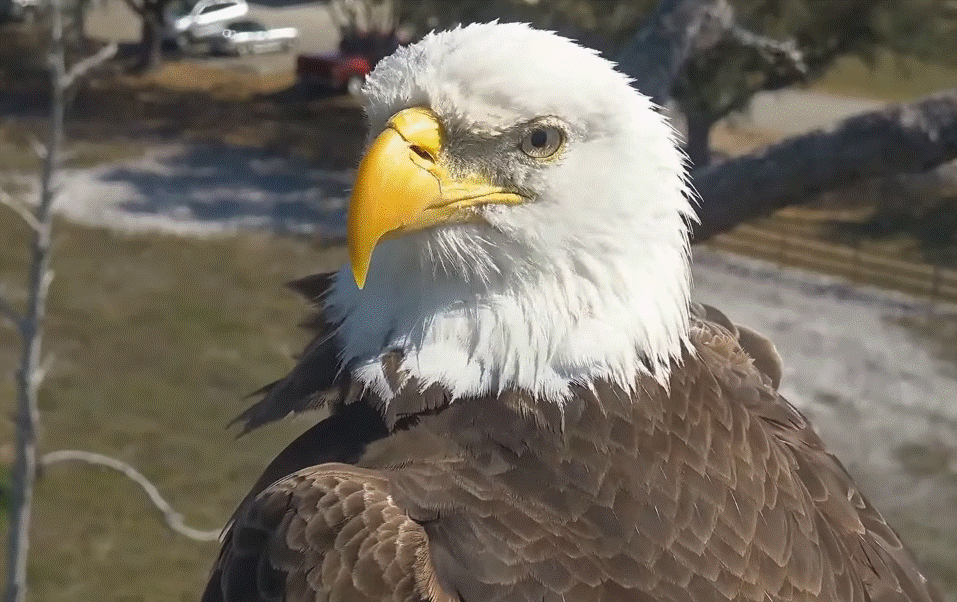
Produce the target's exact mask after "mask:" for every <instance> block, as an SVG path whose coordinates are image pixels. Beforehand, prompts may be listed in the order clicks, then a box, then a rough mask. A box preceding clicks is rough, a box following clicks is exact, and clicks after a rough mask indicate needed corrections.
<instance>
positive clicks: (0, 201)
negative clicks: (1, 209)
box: [0, 190, 40, 232]
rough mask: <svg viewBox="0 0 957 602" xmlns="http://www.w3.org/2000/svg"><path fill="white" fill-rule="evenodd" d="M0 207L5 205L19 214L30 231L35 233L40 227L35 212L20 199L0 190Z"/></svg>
mask: <svg viewBox="0 0 957 602" xmlns="http://www.w3.org/2000/svg"><path fill="white" fill-rule="evenodd" d="M0 205H5V206H6V207H8V208H9V209H10V210H11V211H13V212H14V213H16V214H17V216H18V217H19V218H20V219H22V220H23V221H24V222H25V223H26V224H27V225H28V226H30V229H31V230H33V231H34V232H36V231H37V229H38V228H39V227H40V224H39V222H37V217H36V216H35V215H34V214H33V211H32V210H31V209H30V208H29V207H27V206H26V205H24V204H23V203H22V202H20V200H19V199H16V198H14V197H13V195H11V194H9V193H7V192H5V191H3V190H0Z"/></svg>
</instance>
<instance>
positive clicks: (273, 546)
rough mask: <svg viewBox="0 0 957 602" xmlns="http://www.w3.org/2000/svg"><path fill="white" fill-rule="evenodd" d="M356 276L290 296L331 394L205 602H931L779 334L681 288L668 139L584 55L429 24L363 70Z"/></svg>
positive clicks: (684, 215)
mask: <svg viewBox="0 0 957 602" xmlns="http://www.w3.org/2000/svg"><path fill="white" fill-rule="evenodd" d="M363 92H364V97H365V109H366V112H367V115H368V122H369V131H370V135H369V143H368V150H367V153H366V155H365V157H364V158H363V160H362V162H361V164H360V166H359V168H358V172H357V176H356V182H355V186H354V189H353V192H352V196H351V200H350V206H349V217H348V245H349V253H350V263H351V266H347V267H345V268H344V269H343V270H341V271H339V272H337V273H333V274H324V275H315V276H311V277H308V278H305V279H303V280H300V281H298V282H296V283H294V284H293V286H294V288H296V289H297V290H299V291H300V292H301V293H303V294H304V295H305V296H306V297H307V298H308V299H309V300H310V301H311V302H312V303H314V305H315V307H316V312H315V316H314V318H313V319H312V320H311V321H310V325H311V327H312V328H314V329H315V331H316V336H315V338H314V340H313V342H312V343H311V344H310V345H309V346H308V347H307V348H306V350H305V351H304V352H303V354H302V355H301V357H300V358H299V361H298V364H297V365H296V366H295V368H294V369H293V370H292V371H291V372H290V373H289V374H288V375H287V376H286V377H285V378H283V379H281V380H279V381H277V382H276V383H274V384H272V385H270V386H269V387H267V388H266V389H265V390H264V391H263V392H262V393H263V396H262V398H261V399H260V400H259V401H258V402H257V403H255V405H253V406H252V407H251V408H249V409H248V410H247V411H246V412H245V413H244V414H243V415H242V416H241V417H240V419H241V421H243V422H244V424H245V428H246V429H247V430H248V429H253V428H256V427H259V426H261V425H263V424H266V423H269V422H271V421H274V420H277V419H280V418H282V417H284V416H286V415H288V414H290V413H298V412H303V411H306V410H310V409H315V408H320V407H325V408H328V409H329V411H330V415H329V417H328V418H326V419H325V420H323V421H321V422H319V423H318V424H316V425H315V426H314V427H312V428H310V429H309V430H308V431H306V432H305V433H304V434H303V435H302V436H300V437H299V438H298V439H297V440H296V441H294V442H293V443H292V444H291V445H290V446H289V447H288V448H286V449H285V450H284V451H283V452H282V453H281V454H280V455H279V456H278V457H277V458H276V459H275V460H274V461H273V462H272V463H271V464H270V465H269V466H268V468H267V469H266V471H265V474H263V476H262V477H261V478H260V479H259V481H258V482H257V483H256V484H255V486H254V487H253V489H252V491H251V492H250V493H249V495H248V496H247V497H246V499H245V500H243V501H242V503H241V504H240V506H239V509H238V510H237V511H236V514H235V515H234V517H233V520H232V522H231V526H230V527H229V528H228V530H227V532H226V533H225V535H224V540H223V544H222V550H221V552H220V555H219V558H218V560H217V562H216V564H215V567H214V569H213V573H212V577H211V579H210V582H209V585H208V587H207V589H206V591H205V594H204V598H203V600H205V601H206V602H213V601H224V602H239V601H267V600H268V601H274V600H275V601H278V600H287V601H290V602H301V601H306V600H309V601H315V600H330V601H334V600H349V601H369V602H372V601H375V602H379V601H385V600H395V601H402V602H425V601H429V602H451V601H464V602H486V601H488V602H491V601H503V602H504V601H508V602H530V601H536V602H540V601H556V602H558V601H563V602H571V601H575V602H582V601H611V600H621V601H630V602H634V601H643V602H651V601H662V602H664V601H670V602H679V601H681V602H690V601H695V602H700V601H721V600H753V601H756V602H758V601H765V600H769V601H778V600H828V601H842V602H857V601H859V602H863V601H866V600H878V601H887V602H889V601H905V600H907V601H914V602H916V601H930V600H938V601H939V600H940V599H941V598H940V597H939V595H938V594H937V593H935V591H934V590H933V588H932V587H931V586H930V585H929V584H928V582H927V580H926V579H925V578H924V576H923V575H922V574H921V572H920V570H919V569H918V567H917V566H916V564H915V562H914V560H913V559H912V557H911V554H910V553H909V552H908V551H907V549H906V548H905V546H904V545H903V544H902V543H901V541H900V539H899V538H898V536H897V535H896V534H895V533H894V531H893V530H892V529H891V528H890V527H889V526H888V525H887V523H886V522H885V521H884V519H883V518H882V517H881V515H880V514H879V513H878V511H877V510H875V509H874V508H873V507H872V506H871V505H870V504H869V503H868V501H867V499H866V498H865V497H864V496H863V495H862V494H861V493H860V492H859V490H858V488H857V487H856V486H855V484H854V482H853V480H852V479H851V477H850V476H849V475H848V474H847V472H846V471H845V469H844V468H843V466H842V465H841V464H840V462H839V461H838V460H837V459H835V458H834V457H833V456H832V455H830V454H829V453H828V452H827V451H826V450H825V448H824V446H823V445H822V443H821V441H820V439H819V438H818V437H817V435H816V434H815V433H814V431H813V429H812V428H811V426H810V425H809V424H808V422H807V420H806V419H805V418H804V416H802V415H801V413H800V412H798V411H797V410H796V409H795V408H794V407H792V406H791V405H790V404H789V403H788V402H787V401H786V400H784V399H783V398H782V397H781V396H780V395H779V394H778V392H777V385H778V382H779V379H780V378H781V367H780V359H779V357H778V356H777V353H776V351H775V350H774V346H773V345H772V344H771V343H769V342H768V341H767V340H765V339H763V338H762V337H760V336H759V335H757V334H755V333H753V332H752V331H750V330H748V329H746V328H743V327H740V326H737V325H735V324H734V323H732V322H731V321H730V320H728V319H727V318H726V317H725V316H724V315H723V314H721V313H720V312H718V311H717V310H715V309H713V308H709V307H702V306H699V305H695V304H692V303H691V302H690V300H689V291H690V276H689V242H688V239H689V223H690V222H691V221H692V220H693V219H694V210H693V195H692V192H691V190H690V187H689V183H688V179H687V174H686V170H685V162H684V158H683V156H682V153H681V152H680V150H679V149H678V146H677V144H676V137H675V133H674V132H673V130H672V128H671V127H670V126H669V125H668V123H667V122H666V120H665V119H664V118H663V117H662V116H661V115H660V114H659V112H657V111H656V108H655V107H654V106H653V105H652V104H651V102H650V101H649V100H648V99H647V98H646V97H644V96H643V95H641V94H640V93H639V92H637V91H636V90H635V89H634V88H633V87H632V86H631V85H630V81H629V80H628V79H627V78H626V77H625V76H623V75H622V74H620V73H619V72H618V71H616V70H615V68H614V66H613V65H612V64H611V63H609V62H608V61H606V60H605V59H603V58H601V57H599V56H597V55H596V54H595V53H594V52H592V51H590V50H586V49H584V48H582V47H581V46H578V45H577V44H575V43H573V42H572V41H570V40H567V39H565V38H562V37H559V36H557V35H555V34H553V33H550V32H544V31H539V30H535V29H533V28H531V27H528V26H526V25H522V24H499V23H492V24H481V25H470V26H467V27H461V28H457V29H454V30H451V31H447V32H443V33H435V34H430V35H428V36H426V37H425V38H424V39H423V40H421V41H420V42H418V43H416V44H414V45H412V46H409V47H406V48H401V49H399V50H398V51H397V52H396V53H395V54H394V55H392V56H390V57H388V58H386V59H384V60H383V61H381V62H380V63H379V65H378V66H377V67H376V69H375V71H374V72H373V73H372V74H371V76H370V77H369V79H368V81H367V83H366V85H365V87H364V91H363Z"/></svg>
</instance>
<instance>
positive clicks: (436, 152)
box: [349, 108, 525, 288]
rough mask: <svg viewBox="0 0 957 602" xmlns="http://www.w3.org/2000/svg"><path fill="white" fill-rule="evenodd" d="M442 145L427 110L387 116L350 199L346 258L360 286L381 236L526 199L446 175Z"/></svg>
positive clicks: (436, 125) (455, 219)
mask: <svg viewBox="0 0 957 602" xmlns="http://www.w3.org/2000/svg"><path fill="white" fill-rule="evenodd" d="M442 143H443V140H442V129H441V127H440V125H439V121H438V119H437V118H436V116H435V114H434V113H433V112H432V111H429V110H428V109H422V108H411V109H405V110H403V111H399V112H398V113H396V114H395V115H393V116H392V119H390V120H389V123H388V125H387V126H386V128H385V130H384V131H383V132H382V133H381V134H379V136H378V138H376V139H375V140H374V141H373V143H372V146H370V147H369V151H368V152H367V153H366V156H365V157H364V158H363V159H362V162H361V163H360V164H359V172H358V173H357V174H356V183H355V187H354V188H353V189H352V198H351V199H350V200H349V258H350V260H351V261H352V273H353V275H354V276H355V279H356V284H357V285H358V286H359V288H362V287H363V286H364V285H365V280H366V274H367V273H368V271H369V263H370V261H371V260H372V251H373V250H374V249H375V246H376V244H378V242H379V240H380V239H381V238H382V237H383V236H386V235H389V234H396V233H402V232H413V231H415V230H422V229H423V228H428V227H430V226H435V225H439V224H447V223H455V222H462V221H467V220H468V219H469V217H470V212H469V211H468V209H469V208H470V207H473V206H475V205H481V204H486V203H506V204H515V203H521V202H523V201H524V200H525V199H524V198H523V197H521V196H520V195H518V194H516V193H514V192H509V191H507V190H505V189H503V188H501V187H498V186H494V185H492V184H490V183H489V182H488V181H485V180H483V179H482V178H481V177H469V178H464V179H455V178H453V177H451V176H450V175H449V173H448V172H447V171H446V170H445V169H444V168H443V167H442V166H441V165H440V164H439V157H440V156H441V153H442Z"/></svg>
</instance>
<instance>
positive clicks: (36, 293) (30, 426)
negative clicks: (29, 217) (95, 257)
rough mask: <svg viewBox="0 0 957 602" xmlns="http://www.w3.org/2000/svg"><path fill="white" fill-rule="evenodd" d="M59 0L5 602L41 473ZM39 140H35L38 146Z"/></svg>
mask: <svg viewBox="0 0 957 602" xmlns="http://www.w3.org/2000/svg"><path fill="white" fill-rule="evenodd" d="M62 8H63V7H62V3H61V0H52V3H51V9H52V10H51V11H50V12H51V16H52V26H51V35H50V46H49V48H50V50H49V54H48V59H49V63H50V84H51V85H50V87H51V90H50V93H51V101H50V128H49V134H48V135H49V139H48V141H47V144H46V146H45V148H44V151H45V152H43V153H42V155H41V154H40V153H38V156H42V157H43V169H42V172H41V175H40V201H39V203H38V204H37V207H36V210H35V211H34V212H33V217H34V218H35V220H36V227H35V228H34V229H33V237H32V240H31V244H30V246H31V249H30V272H29V276H28V286H27V291H28V294H27V306H26V310H25V312H24V314H23V317H22V318H21V320H20V338H21V342H22V349H21V355H20V365H19V368H18V370H17V412H16V459H15V461H14V466H13V473H12V483H11V491H12V500H11V503H10V510H9V512H10V519H9V531H8V533H7V537H8V542H7V555H6V557H7V567H6V590H5V591H4V597H3V599H4V602H24V600H25V599H26V592H27V557H28V554H29V550H30V522H31V519H32V512H33V493H34V485H35V483H36V475H37V431H38V427H39V422H40V412H39V409H38V405H37V398H38V396H39V386H40V378H38V376H41V375H42V366H41V349H42V339H43V320H44V317H45V315H46V301H47V293H48V291H49V285H50V279H51V277H52V272H51V271H50V269H49V265H50V247H51V245H50V242H51V238H52V236H51V234H52V228H53V211H52V207H53V200H54V196H55V192H54V188H53V182H54V177H55V175H56V171H57V168H58V166H59V155H58V152H59V150H60V147H61V146H62V142H63V116H64V109H65V102H66V101H65V93H64V92H65V91H64V89H63V86H62V85H61V84H62V83H63V79H64V75H65V73H66V64H65V59H64V54H65V53H64V42H63V10H62ZM38 146H40V144H39V142H37V143H35V144H34V148H35V149H36V148H37V147H38Z"/></svg>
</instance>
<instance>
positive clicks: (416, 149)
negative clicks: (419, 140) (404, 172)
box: [411, 144, 435, 163]
mask: <svg viewBox="0 0 957 602" xmlns="http://www.w3.org/2000/svg"><path fill="white" fill-rule="evenodd" d="M411 149H412V152H413V153H415V154H417V155H418V156H420V157H422V158H423V159H425V160H426V161H431V162H432V163H435V156H434V155H433V154H432V153H430V152H429V151H427V150H425V149H424V148H422V147H421V146H419V145H418V144H413V145H412V146H411Z"/></svg>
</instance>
